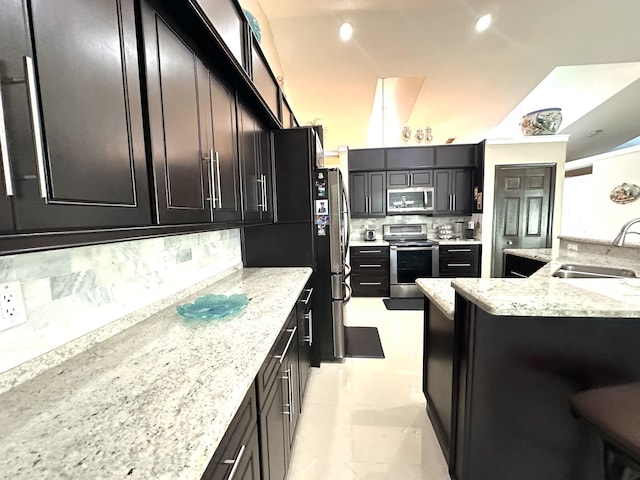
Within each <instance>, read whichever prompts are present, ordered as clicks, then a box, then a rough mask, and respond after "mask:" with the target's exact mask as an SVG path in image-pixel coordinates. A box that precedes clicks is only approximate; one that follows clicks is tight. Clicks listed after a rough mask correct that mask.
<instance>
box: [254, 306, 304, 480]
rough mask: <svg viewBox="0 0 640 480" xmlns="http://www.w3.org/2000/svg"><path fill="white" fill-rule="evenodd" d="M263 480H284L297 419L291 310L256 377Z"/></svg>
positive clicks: (297, 389)
mask: <svg viewBox="0 0 640 480" xmlns="http://www.w3.org/2000/svg"><path fill="white" fill-rule="evenodd" d="M256 384H257V387H258V388H257V390H258V417H259V421H260V456H261V459H262V464H261V470H262V480H284V478H285V477H286V475H287V470H288V466H289V460H290V457H291V447H292V445H293V440H294V435H295V430H296V426H297V423H298V418H299V416H300V380H299V366H298V326H297V317H296V310H295V309H293V310H292V311H291V313H290V314H289V318H288V319H287V322H286V323H285V327H284V329H283V330H282V332H280V336H279V337H278V340H277V341H276V342H275V344H274V347H273V348H272V349H271V352H270V353H269V356H268V357H267V359H266V360H265V362H264V364H263V365H262V367H261V368H260V371H259V372H258V376H257V377H256Z"/></svg>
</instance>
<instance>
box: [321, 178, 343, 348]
mask: <svg viewBox="0 0 640 480" xmlns="http://www.w3.org/2000/svg"><path fill="white" fill-rule="evenodd" d="M314 199H315V204H316V215H315V222H314V223H315V226H316V232H315V233H316V236H317V239H316V244H317V251H316V258H317V259H318V271H319V273H321V274H328V275H330V277H331V312H332V318H331V329H332V331H331V333H332V335H331V336H332V338H333V342H332V343H333V352H332V353H333V358H335V359H341V358H344V355H345V344H344V318H345V305H346V304H347V302H348V301H349V299H350V298H351V287H350V286H349V285H348V284H347V283H346V279H347V277H348V276H349V274H350V273H351V269H350V268H349V266H348V265H347V262H346V259H347V252H348V251H349V235H350V230H351V228H350V224H349V218H350V212H349V199H348V198H347V193H346V189H345V186H344V180H343V178H342V173H341V172H340V170H339V169H337V168H322V169H317V170H316V171H315V187H314ZM327 201H328V212H326V213H325V212H323V211H322V205H323V202H327ZM327 267H328V268H327Z"/></svg>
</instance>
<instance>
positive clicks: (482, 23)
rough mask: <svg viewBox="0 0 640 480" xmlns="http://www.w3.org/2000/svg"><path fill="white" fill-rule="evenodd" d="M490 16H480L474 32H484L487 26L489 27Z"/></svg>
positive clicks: (488, 14)
mask: <svg viewBox="0 0 640 480" xmlns="http://www.w3.org/2000/svg"><path fill="white" fill-rule="evenodd" d="M491 20H492V17H491V14H490V13H487V14H486V15H483V16H481V17H480V18H479V19H478V21H477V22H476V32H484V31H485V30H486V29H487V28H489V25H491Z"/></svg>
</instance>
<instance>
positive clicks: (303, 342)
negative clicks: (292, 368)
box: [297, 283, 313, 411]
mask: <svg viewBox="0 0 640 480" xmlns="http://www.w3.org/2000/svg"><path fill="white" fill-rule="evenodd" d="M312 302H313V288H311V286H310V283H308V284H307V287H306V288H305V289H304V290H303V291H302V295H301V296H300V298H299V299H298V311H297V319H298V376H299V379H300V381H299V384H300V408H299V409H298V410H299V411H302V402H303V400H304V392H305V390H306V388H307V381H308V380H309V375H310V374H311V346H312V345H313V307H312Z"/></svg>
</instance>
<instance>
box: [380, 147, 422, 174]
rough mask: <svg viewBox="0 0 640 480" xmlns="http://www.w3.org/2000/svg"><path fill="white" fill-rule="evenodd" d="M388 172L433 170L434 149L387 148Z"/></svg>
mask: <svg viewBox="0 0 640 480" xmlns="http://www.w3.org/2000/svg"><path fill="white" fill-rule="evenodd" d="M386 153H387V163H386V165H387V170H408V169H411V168H431V167H433V165H434V147H394V148H387V149H386Z"/></svg>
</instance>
